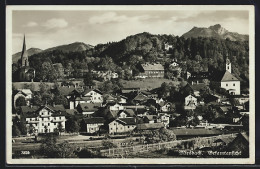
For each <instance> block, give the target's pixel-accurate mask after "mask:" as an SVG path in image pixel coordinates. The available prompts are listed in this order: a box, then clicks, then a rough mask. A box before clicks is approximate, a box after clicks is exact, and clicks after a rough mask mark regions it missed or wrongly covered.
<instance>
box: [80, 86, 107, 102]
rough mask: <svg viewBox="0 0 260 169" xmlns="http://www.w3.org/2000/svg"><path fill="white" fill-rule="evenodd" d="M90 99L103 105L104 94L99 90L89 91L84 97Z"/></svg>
mask: <svg viewBox="0 0 260 169" xmlns="http://www.w3.org/2000/svg"><path fill="white" fill-rule="evenodd" d="M88 96H89V97H90V98H91V101H92V102H93V103H103V93H102V92H101V91H99V90H97V89H89V90H86V91H85V92H84V97H88Z"/></svg>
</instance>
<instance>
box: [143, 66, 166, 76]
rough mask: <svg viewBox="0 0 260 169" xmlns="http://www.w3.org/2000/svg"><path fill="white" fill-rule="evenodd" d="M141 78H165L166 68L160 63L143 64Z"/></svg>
mask: <svg viewBox="0 0 260 169" xmlns="http://www.w3.org/2000/svg"><path fill="white" fill-rule="evenodd" d="M139 76H144V77H145V78H146V77H156V78H163V77H164V67H163V65H161V64H158V63H152V64H150V63H145V64H141V69H140V74H139Z"/></svg>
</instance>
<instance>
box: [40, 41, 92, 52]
mask: <svg viewBox="0 0 260 169" xmlns="http://www.w3.org/2000/svg"><path fill="white" fill-rule="evenodd" d="M91 48H93V46H92V45H88V44H85V43H83V42H74V43H71V44H67V45H60V46H56V47H52V48H48V49H46V50H44V52H49V51H54V50H61V51H63V52H81V51H85V50H88V49H91Z"/></svg>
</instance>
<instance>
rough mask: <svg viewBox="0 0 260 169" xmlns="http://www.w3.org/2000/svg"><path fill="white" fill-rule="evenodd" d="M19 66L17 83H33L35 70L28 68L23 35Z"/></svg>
mask: <svg viewBox="0 0 260 169" xmlns="http://www.w3.org/2000/svg"><path fill="white" fill-rule="evenodd" d="M19 66H20V69H19V81H33V79H34V77H35V70H34V69H33V68H31V67H30V66H29V59H28V53H27V50H26V44H25V35H24V39H23V49H22V54H21V60H20V63H19Z"/></svg>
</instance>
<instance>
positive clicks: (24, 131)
mask: <svg viewBox="0 0 260 169" xmlns="http://www.w3.org/2000/svg"><path fill="white" fill-rule="evenodd" d="M18 124H19V126H18V127H19V130H20V131H21V134H22V135H26V134H27V127H26V122H25V119H24V118H21V119H20V122H19V123H18Z"/></svg>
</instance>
